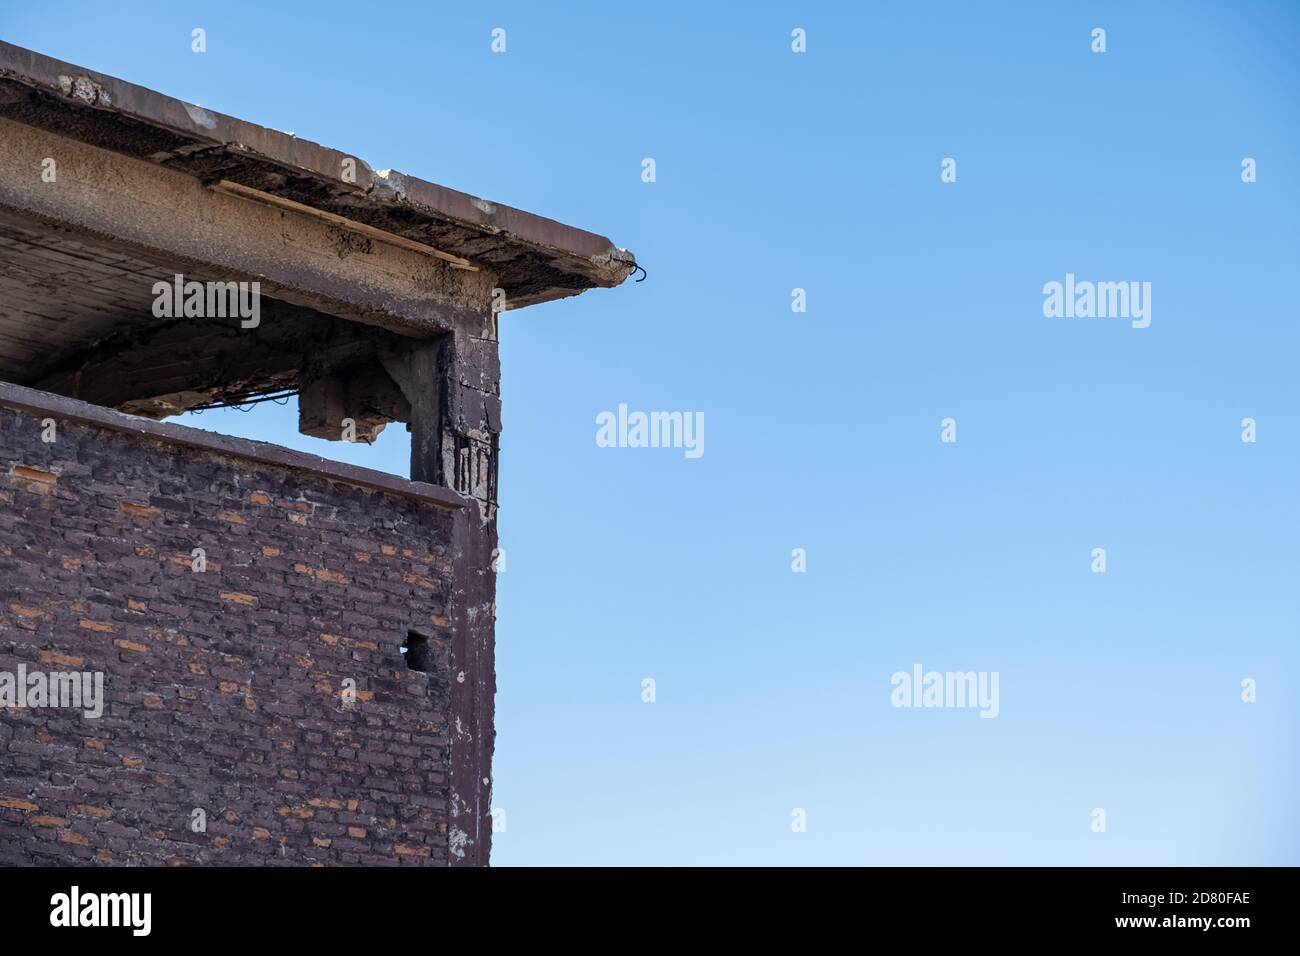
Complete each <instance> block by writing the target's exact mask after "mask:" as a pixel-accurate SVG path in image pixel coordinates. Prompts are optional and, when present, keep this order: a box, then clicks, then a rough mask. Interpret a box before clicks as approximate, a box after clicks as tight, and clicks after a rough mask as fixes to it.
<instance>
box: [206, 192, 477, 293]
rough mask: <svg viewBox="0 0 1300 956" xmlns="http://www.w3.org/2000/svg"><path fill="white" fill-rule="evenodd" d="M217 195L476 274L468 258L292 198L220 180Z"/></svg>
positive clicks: (474, 266)
mask: <svg viewBox="0 0 1300 956" xmlns="http://www.w3.org/2000/svg"><path fill="white" fill-rule="evenodd" d="M212 188H213V189H215V190H216V191H217V192H222V193H226V194H227V195H231V196H238V197H240V198H241V199H251V200H252V201H253V202H260V203H262V204H263V205H266V206H276V207H277V208H280V209H289V210H292V211H293V212H298V213H302V214H303V215H304V216H313V217H315V218H317V219H320V220H322V221H324V222H328V223H329V224H330V225H333V226H338V227H339V228H341V229H348V230H350V231H352V232H355V233H358V234H359V235H362V236H368V237H369V238H371V239H374V240H377V241H378V242H386V243H388V244H389V245H390V246H400V247H401V248H403V249H409V250H411V251H412V252H419V253H423V254H424V255H426V256H433V257H434V258H436V259H442V260H443V261H444V262H449V263H451V264H452V265H453V266H455V267H456V268H457V269H464V270H466V271H467V272H478V266H476V265H474V264H473V263H472V262H470V261H469V260H468V259H462V258H461V257H460V256H453V255H452V254H451V253H450V252H443V251H442V250H441V249H435V248H434V247H433V246H429V245H425V244H424V243H422V242H416V241H415V240H414V239H407V238H406V237H405V236H399V235H397V234H396V233H392V232H385V231H384V230H382V229H376V228H375V227H374V226H368V225H366V224H365V223H364V222H357V221H356V220H355V219H348V218H347V217H346V216H338V215H335V214H334V213H332V212H325V210H323V209H317V208H315V207H314V206H306V205H303V204H302V203H300V202H294V201H293V200H292V199H285V198H283V197H281V196H276V195H273V194H272V193H268V192H263V191H262V190H260V189H253V188H252V187H251V186H245V185H242V184H241V183H235V182H231V181H230V180H229V179H223V180H221V182H219V183H217V184H216V185H214V186H213V187H212Z"/></svg>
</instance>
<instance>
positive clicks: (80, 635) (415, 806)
mask: <svg viewBox="0 0 1300 956" xmlns="http://www.w3.org/2000/svg"><path fill="white" fill-rule="evenodd" d="M56 427H57V438H56V440H55V441H53V442H52V443H46V442H43V441H42V440H41V435H42V419H41V416H40V415H39V414H38V413H33V412H32V411H30V410H26V411H20V410H15V409H14V408H10V407H0V672H3V671H8V672H11V673H14V672H16V671H17V668H18V665H19V664H20V663H23V664H25V665H26V668H27V670H28V671H29V672H30V671H44V672H49V671H102V672H103V674H104V696H105V699H106V703H105V707H104V713H103V716H102V717H100V718H98V719H91V718H88V717H85V716H83V715H82V714H81V713H79V712H74V711H69V710H56V709H49V708H42V709H30V708H28V709H21V710H15V709H7V710H0V864H15V863H47V862H72V863H81V862H86V863H92V862H99V863H105V864H168V863H177V862H189V863H207V864H213V863H218V864H219V863H232V864H233V863H259V864H269V863H289V864H299V865H301V864H310V863H326V864H392V863H408V864H435V865H437V864H445V863H446V862H448V849H449V847H448V822H449V817H448V813H449V802H450V800H451V799H452V788H451V783H452V782H451V781H450V777H449V765H450V759H451V754H450V747H451V741H450V740H449V727H448V724H449V722H450V721H449V716H450V713H451V711H450V704H449V701H450V699H451V696H452V693H451V692H452V686H451V685H452V683H453V681H454V679H453V678H452V676H451V673H450V672H449V666H450V665H451V657H452V642H453V638H452V627H453V624H452V621H451V618H453V617H454V609H453V608H451V607H450V606H451V604H452V590H453V580H454V579H453V572H454V567H453V565H454V562H455V560H456V554H455V549H456V544H455V540H456V539H455V534H456V532H455V526H456V522H457V520H458V513H457V512H456V511H455V510H454V509H452V508H450V507H447V506H444V505H440V504H437V503H432V502H430V501H427V500H421V499H420V497H419V496H405V495H399V494H393V493H387V492H384V491H380V490H376V489H374V488H365V487H360V486H356V485H350V484H348V483H345V482H341V481H334V480H330V479H328V478H326V477H323V476H321V475H319V474H314V473H311V472H309V471H303V470H300V469H294V468H289V467H279V466H276V465H268V464H265V463H259V462H255V461H249V460H246V459H241V458H238V457H233V456H230V455H226V454H222V453H220V452H217V451H211V450H204V449H201V448H194V447H187V446H185V445H183V444H182V445H178V444H174V443H170V442H167V441H162V440H158V439H157V438H154V437H149V436H146V435H139V434H131V433H128V432H123V431H120V430H115V429H110V428H103V427H96V426H95V425H93V424H86V423H83V422H76V421H58V422H56ZM195 548H202V549H204V550H205V551H206V560H207V566H206V570H205V571H203V572H201V573H199V572H196V571H194V570H193V568H192V560H193V559H192V553H193V550H194V549H195ZM409 630H415V631H418V632H421V633H423V634H425V635H427V636H428V637H429V646H430V648H431V649H432V651H433V654H432V656H433V658H434V659H435V660H434V666H433V667H432V669H431V670H430V671H429V672H427V673H421V672H417V671H414V670H410V669H408V668H407V666H406V663H405V661H404V660H403V657H402V655H401V653H400V650H399V648H400V647H401V646H402V645H403V644H405V643H406V638H407V633H408V631H409ZM461 666H463V665H461ZM488 677H489V678H490V670H489V674H488ZM347 679H351V680H354V681H355V682H356V685H355V686H356V690H357V697H358V700H357V702H356V703H355V704H354V705H352V706H349V705H348V704H347V703H346V702H345V700H344V696H343V693H342V691H343V689H344V687H345V684H344V682H345V680H347ZM462 680H463V678H462ZM488 701H489V705H490V697H489V698H488ZM487 717H488V720H489V726H490V710H489V712H488V714H487ZM487 746H488V747H489V748H490V737H489V738H488V744H487ZM488 753H489V759H490V749H489V751H488ZM479 772H481V771H479ZM196 809H202V810H203V811H204V812H205V813H206V823H207V827H206V832H198V833H196V832H193V831H192V829H191V821H192V819H193V813H194V811H195V810H196ZM463 825H464V824H462V826H463ZM452 831H453V834H455V833H456V827H455V825H454V824H453V827H452ZM453 851H454V847H453ZM483 852H484V853H486V848H484V850H483Z"/></svg>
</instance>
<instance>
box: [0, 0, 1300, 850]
mask: <svg viewBox="0 0 1300 956" xmlns="http://www.w3.org/2000/svg"><path fill="white" fill-rule="evenodd" d="M981 6H983V9H980V8H978V7H977V5H974V4H964V3H938V4H880V5H865V4H864V5H856V4H854V5H850V4H835V3H816V4H795V3H754V4H746V5H745V6H744V8H743V11H742V9H741V8H738V7H729V8H725V9H724V8H723V5H717V6H716V7H714V6H710V5H705V4H698V3H692V4H685V3H681V4H677V3H667V2H664V3H657V4H652V5H633V4H604V5H597V4H579V3H569V4H566V3H547V4H534V3H518V4H494V3H484V4H474V5H467V4H444V3H427V4H426V3H420V4H416V3H412V4H409V5H403V4H400V3H389V4H385V5H383V6H382V7H373V8H368V7H365V6H361V7H358V6H357V5H355V4H338V5H336V6H335V7H334V8H333V9H331V5H330V4H328V3H320V2H318V3H314V4H311V5H307V4H296V5H295V4H266V3H259V4H251V3H240V2H232V0H225V2H222V3H219V4H218V3H211V4H186V3H176V2H168V3H157V4H153V3H121V4H114V5H113V12H111V13H109V12H105V10H107V8H106V7H105V8H104V9H98V8H97V6H96V5H92V4H84V3H77V2H65V3H62V4H59V5H57V6H51V5H35V4H21V5H19V4H13V3H9V2H5V3H3V6H0V27H2V28H3V29H2V30H0V36H2V37H3V38H4V39H6V40H8V41H10V42H13V43H17V44H20V45H22V46H27V47H31V48H33V49H36V50H39V51H41V52H43V53H46V54H50V55H53V56H57V57H60V58H62V59H65V60H69V61H71V62H74V63H78V64H81V65H84V66H87V67H90V68H92V69H96V70H100V71H102V72H105V73H109V74H113V75H116V76H120V77H122V78H124V79H127V80H131V81H133V82H136V83H140V84H143V85H145V86H149V87H152V88H154V89H158V90H161V91H163V92H166V93H169V94H171V95H174V96H178V97H181V98H183V99H187V100H190V101H193V102H198V103H201V104H202V105H203V106H205V107H208V108H211V109H214V110H219V111H221V112H225V113H230V114H233V115H235V116H238V117H240V118H243V119H247V120H251V121H254V122H258V123H262V124H265V125H268V126H272V127H275V128H278V129H284V130H292V131H294V132H296V133H297V134H298V135H299V136H302V137H304V138H308V139H313V140H316V141H317V142H321V143H324V144H327V145H329V146H333V147H336V148H339V149H343V150H347V151H350V152H353V153H355V154H357V155H360V156H363V157H365V158H366V159H367V161H368V162H370V163H371V164H372V165H374V166H375V167H377V168H383V167H394V168H397V169H399V170H402V171H404V172H407V173H411V174H414V175H418V176H421V177H423V178H425V179H429V180H432V181H434V182H438V183H443V184H445V185H448V186H452V187H454V188H457V189H462V190H464V191H467V192H470V193H474V194H477V195H482V196H485V197H487V198H490V199H494V200H497V201H500V202H504V203H508V204H510V205H514V206H517V207H519V208H523V209H527V210H529V211H531V212H536V213H540V214H542V215H546V216H550V217H553V218H556V219H559V220H561V221H563V222H567V223H572V224H574V225H578V226H582V227H585V228H589V229H592V230H593V231H596V232H600V233H602V234H605V235H608V236H610V237H611V238H612V239H613V240H614V241H615V242H616V243H618V244H619V245H623V246H627V247H629V248H631V249H633V250H634V251H635V252H636V254H637V256H638V259H639V261H640V262H641V263H642V264H643V265H644V267H645V268H646V269H647V270H648V273H649V275H648V279H647V280H646V281H645V282H642V283H640V284H636V285H633V284H627V285H625V286H623V287H621V288H619V289H616V290H612V291H609V290H597V291H593V292H589V293H587V294H585V295H583V296H581V297H579V298H577V299H570V300H564V301H560V302H555V303H549V304H546V305H542V306H537V307H533V308H529V309H526V310H523V311H521V312H516V313H512V314H507V315H505V316H503V318H502V325H501V340H502V363H503V372H502V393H503V401H504V424H505V430H504V432H503V435H502V439H501V449H502V454H501V486H500V496H501V503H502V508H501V513H500V534H501V541H502V544H503V546H504V547H505V549H506V552H507V570H506V573H505V574H503V575H501V577H500V581H499V618H498V628H497V663H498V697H497V732H498V739H497V758H496V763H495V800H496V804H497V806H499V807H501V808H503V809H504V810H505V811H506V828H505V832H501V833H498V834H497V836H496V838H495V844H494V851H493V858H494V863H495V864H497V865H516V864H554V863H559V864H570V863H572V864H583V863H603V864H678V863H681V864H696V863H735V864H763V863H775V864H795V865H799V864H858V863H861V864H875V863H882V864H975V863H992V864H1003V863H1006V864H1011V863H1017V864H1066V863H1078V864H1098V865H1101V864H1119V865H1124V864H1175V865H1193V864H1197V865H1199V864H1291V865H1295V864H1297V863H1300V822H1298V821H1297V817H1296V814H1295V806H1296V804H1297V802H1298V801H1300V771H1298V770H1297V766H1300V761H1298V760H1297V757H1298V756H1300V754H1298V753H1297V750H1298V747H1297V728H1298V727H1300V721H1298V720H1297V718H1298V717H1300V705H1298V704H1297V698H1296V695H1295V688H1296V684H1297V680H1298V679H1300V653H1298V652H1297V638H1298V636H1300V635H1298V633H1297V631H1298V619H1300V615H1298V613H1297V612H1298V607H1297V603H1298V598H1300V585H1298V584H1297V581H1298V580H1300V552H1298V551H1297V532H1300V501H1298V500H1297V466H1298V465H1300V419H1298V417H1297V410H1298V404H1300V403H1298V402H1297V395H1298V392H1300V386H1298V385H1297V378H1296V372H1295V357H1296V354H1297V347H1298V346H1300V333H1298V332H1297V323H1296V294H1295V289H1296V281H1297V268H1296V264H1297V262H1298V261H1300V220H1298V219H1297V216H1296V211H1297V199H1298V198H1300V197H1298V194H1297V190H1298V189H1300V177H1298V176H1297V170H1298V160H1300V155H1298V152H1297V147H1298V145H1300V144H1298V143H1297V130H1298V129H1300V124H1298V123H1297V119H1298V118H1300V117H1298V115H1297V114H1298V110H1297V107H1298V106H1300V82H1297V81H1298V79H1300V77H1298V76H1297V62H1300V60H1298V59H1297V57H1296V56H1295V50H1296V48H1297V43H1298V42H1300V14H1298V13H1297V8H1296V7H1295V6H1293V5H1291V4H1287V3H1280V2H1279V3H1218V4H1213V3H1144V4H1140V5H1138V4H1129V3H1060V4H1041V3H1029V2H1025V3H997V4H988V5H981ZM196 26H201V27H203V28H204V29H206V30H207V35H208V52H207V53H206V54H202V55H197V54H194V53H192V52H191V51H190V30H191V29H192V28H193V27H196ZM494 27H501V28H504V29H505V30H506V37H507V50H506V52H505V53H504V54H493V53H492V52H491V51H490V48H489V45H490V42H491V36H490V34H491V30H492V29H493V28H494ZM795 27H802V28H804V29H805V30H806V31H807V52H806V53H804V54H795V53H792V51H791V49H790V32H791V30H792V29H793V28H795ZM1095 27H1102V28H1104V29H1105V30H1106V31H1107V35H1106V41H1107V50H1106V52H1105V53H1102V54H1098V53H1093V52H1092V51H1091V49H1090V46H1091V37H1090V34H1091V31H1092V30H1093V28H1095ZM646 157H652V158H654V159H655V161H656V172H657V181H655V182H653V183H645V182H643V181H642V179H641V168H642V167H641V162H642V160H643V158H646ZM945 157H952V158H954V159H956V161H957V164H958V165H957V169H958V178H957V181H956V182H955V183H942V182H941V181H940V175H939V173H940V162H941V160H943V159H944V158H945ZM1245 157H1252V158H1254V159H1255V160H1256V162H1257V170H1258V181H1257V182H1254V183H1249V184H1247V183H1243V182H1242V179H1241V162H1242V159H1243V158H1245ZM1067 273H1074V274H1075V275H1076V276H1078V277H1079V278H1080V279H1090V280H1094V281H1129V280H1132V281H1145V282H1150V283H1151V287H1152V301H1151V306H1152V314H1151V318H1152V321H1151V325H1150V327H1148V328H1145V329H1135V328H1133V327H1132V326H1131V324H1130V323H1129V322H1128V321H1125V320H1115V319H1101V318H1085V319H1064V318H1047V317H1045V316H1044V314H1043V309H1042V304H1043V293H1042V288H1043V285H1044V283H1047V282H1050V281H1063V280H1064V277H1065V275H1066V274H1067ZM796 287H798V288H803V289H805V290H806V291H807V311H806V312H804V313H794V312H792V311H791V290H792V289H794V288H796ZM619 403H626V404H628V405H629V406H630V407H631V408H633V409H642V410H682V411H692V412H703V413H704V416H705V420H706V422H707V428H706V446H705V448H706V450H705V454H704V455H703V456H702V457H701V458H699V459H696V460H690V459H687V458H686V457H685V456H684V455H683V454H682V452H681V451H680V450H673V449H633V448H618V449H612V448H599V447H597V445H596V443H595V438H594V436H595V431H596V428H595V416H596V415H597V414H598V413H600V412H602V411H605V410H613V409H616V408H617V406H618V405H619ZM949 417H951V418H953V419H955V420H956V422H957V435H958V440H957V441H956V443H943V442H941V441H940V422H941V420H942V419H944V418H949ZM1245 417H1252V418H1254V419H1255V420H1256V421H1257V423H1258V426H1257V427H1258V440H1257V441H1256V442H1255V443H1253V444H1251V443H1243V442H1242V440H1241V421H1242V419H1243V418H1245ZM295 422H296V411H295V408H294V406H292V405H290V406H288V407H286V408H284V409H277V408H274V407H270V406H265V405H264V406H260V407H259V408H257V409H256V410H255V411H253V412H251V413H249V414H247V415H243V414H240V413H237V412H225V413H214V412H209V413H207V414H206V415H205V416H203V418H202V419H200V420H198V421H196V422H194V423H195V424H199V425H201V426H203V427H214V428H217V429H219V430H222V431H226V432H229V433H233V434H239V435H245V436H248V437H255V438H262V439H266V440H271V441H277V442H279V443H281V444H285V445H289V446H292V447H299V448H306V449H309V450H312V451H314V452H317V453H320V454H326V455H328V456H330V457H334V458H343V459H348V460H353V461H357V462H358V463H362V464H367V465H369V466H371V467H377V468H382V469H385V470H389V471H394V472H399V473H403V474H404V473H405V471H406V467H407V443H406V440H405V439H406V436H405V434H404V433H403V432H401V431H400V429H392V428H390V429H389V432H388V433H386V434H385V435H384V436H383V437H382V439H381V441H380V442H379V443H378V444H377V445H376V446H374V447H372V448H354V447H347V446H341V445H338V444H333V443H331V444H329V445H325V444H324V443H321V442H318V441H316V440H314V439H310V438H306V437H303V436H300V435H299V434H297V432H296V428H295ZM1099 547H1100V548H1105V549H1106V554H1107V570H1106V573H1105V574H1096V573H1093V572H1092V570H1091V563H1092V557H1091V554H1092V550H1093V549H1094V548H1099ZM794 548H804V549H806V552H807V571H806V573H801V574H796V573H793V572H792V571H791V551H792V549H794ZM916 663H920V664H922V665H923V666H924V667H925V668H926V669H929V670H938V671H950V670H951V671H988V672H993V671H996V672H998V673H999V675H1000V698H1001V699H1000V713H999V715H998V717H997V718H996V719H992V720H984V719H980V718H979V716H978V713H977V712H975V711H973V710H969V709H934V710H925V709H902V708H895V707H892V706H891V704H890V691H891V686H890V676H891V675H892V674H893V673H894V672H896V671H900V670H907V671H910V669H911V668H912V665H913V664H916ZM647 677H651V678H653V679H654V680H655V681H656V700H655V702H654V703H653V704H646V703H643V702H642V699H641V686H642V683H641V682H642V680H643V679H644V678H647ZM1243 678H1253V679H1255V680H1256V681H1257V686H1258V700H1257V702H1256V703H1253V704H1247V703H1244V702H1243V701H1242V700H1241V696H1240V695H1241V687H1240V685H1241V680H1242V679H1243ZM796 808H802V809H803V810H805V811H806V820H807V826H806V831H805V832H794V831H793V830H792V826H791V820H792V811H793V810H795V809H796ZM1094 808H1103V809H1104V810H1105V812H1106V822H1107V827H1106V832H1104V833H1094V832H1092V827H1091V821H1092V816H1091V815H1092V811H1093V810H1094Z"/></svg>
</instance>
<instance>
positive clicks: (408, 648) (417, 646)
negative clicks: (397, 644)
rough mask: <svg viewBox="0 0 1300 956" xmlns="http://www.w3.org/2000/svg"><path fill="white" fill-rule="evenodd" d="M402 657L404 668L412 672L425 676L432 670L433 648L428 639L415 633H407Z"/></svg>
mask: <svg viewBox="0 0 1300 956" xmlns="http://www.w3.org/2000/svg"><path fill="white" fill-rule="evenodd" d="M402 657H403V658H405V660H406V666H407V667H408V668H409V669H410V670H413V671H420V672H421V673H423V674H427V673H429V672H430V671H432V670H433V647H432V646H431V645H430V644H429V639H428V638H427V637H425V636H424V635H423V634H417V633H416V632H415V631H407V633H406V644H405V646H403V647H402Z"/></svg>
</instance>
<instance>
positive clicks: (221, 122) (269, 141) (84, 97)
mask: <svg viewBox="0 0 1300 956" xmlns="http://www.w3.org/2000/svg"><path fill="white" fill-rule="evenodd" d="M0 79H4V80H10V81H13V82H17V83H20V84H22V85H24V86H28V87H32V88H34V89H38V90H43V91H45V92H47V93H53V94H56V95H58V96H60V97H62V98H64V99H66V100H70V101H73V102H75V103H77V104H79V105H80V106H83V107H86V108H90V109H97V110H104V111H108V112H113V113H118V114H121V115H123V116H127V117H130V118H131V119H134V120H137V121H140V122H143V123H147V124H150V125H153V126H157V127H161V128H164V129H167V130H169V131H171V132H173V133H176V134H178V135H180V136H182V137H185V138H187V139H190V140H192V141H194V143H195V144H197V145H200V146H203V147H220V148H225V149H229V150H232V151H236V152H243V153H247V154H249V155H250V156H253V157H256V158H257V159H259V160H262V161H265V162H269V163H272V164H274V165H278V166H281V167H283V168H285V169H288V170H292V171H294V172H296V173H298V174H300V175H301V174H307V175H308V176H310V177H312V178H314V179H317V180H319V181H322V182H324V183H327V184H328V185H329V187H330V189H331V190H333V191H335V192H339V193H352V194H354V195H357V196H361V197H365V199H366V200H368V201H370V202H373V203H375V204H377V205H402V206H407V207H409V208H412V209H414V210H415V211H416V212H419V213H420V214H422V215H425V216H427V217H429V218H431V219H434V220H437V221H440V222H450V223H453V224H455V225H459V226H463V227H466V228H469V229H473V230H477V231H480V232H483V233H485V234H488V235H495V236H502V237H504V238H507V239H509V240H512V241H513V242H516V243H518V244H519V245H521V246H525V247H530V248H533V249H536V250H538V251H542V252H545V253H548V254H550V255H551V256H557V257H560V258H567V259H570V260H573V264H574V266H575V270H574V271H575V272H578V273H580V274H582V275H584V276H586V277H587V278H589V279H590V280H591V281H592V282H593V283H594V284H595V285H596V286H601V287H606V288H608V287H612V286H616V285H618V284H620V283H621V282H623V280H625V279H626V278H627V277H628V276H629V275H630V274H631V273H632V272H633V270H634V267H635V262H636V257H635V255H634V254H633V253H632V252H630V251H629V250H627V249H622V248H620V247H618V246H616V245H614V244H613V242H611V241H610V240H609V239H608V238H606V237H605V236H601V235H597V234H596V233H592V232H588V231H587V230H585V229H579V228H577V227H575V226H569V225H565V224H564V223H561V222H556V221H555V220H553V219H547V218H546V217H544V216H538V215H535V214H533V213H529V212H524V211H523V210H520V209H515V208H513V207H511V206H506V205H502V204H500V203H494V202H491V201H489V200H486V199H481V198H479V197H477V196H471V195H469V194H468V193H463V192H460V191H458V190H455V189H450V188H448V187H446V186H440V185H438V184H436V183H431V182H427V181H425V180H422V179H419V178H417V177H414V176H409V175H406V174H404V173H400V172H397V171H396V170H380V171H376V170H374V169H373V168H372V167H371V165H370V164H369V163H367V162H366V161H365V160H363V159H361V158H360V157H358V156H355V155H353V154H351V153H345V152H341V151H339V150H336V149H331V148H329V147H327V146H322V145H320V144H319V143H315V142H312V141H311V140H306V139H300V138H298V137H297V136H294V135H292V134H290V133H284V132H281V131H279V130H274V129H269V128H267V127H264V126H258V125H256V124H254V123H248V122H245V121H243V120H240V119H236V118H234V117H232V116H227V115H225V114H224V113H218V112H216V111H214V110H209V109H205V108H203V107H201V106H197V105H195V104H192V103H185V102H183V101H181V100H178V99H176V98H174V97H171V96H166V95H164V94H162V93H158V92H156V91H154V90H150V89H147V88H146V87H142V86H137V85H136V84H134V83H128V82H126V81H125V80H119V79H117V78H116V77H112V76H107V75H105V74H102V73H98V72H96V71H94V70H88V69H86V68H84V67H80V66H76V65H74V64H70V63H65V62H63V61H61V60H56V59H54V58H52V57H47V56H45V55H43V54H40V53H36V52H35V51H32V50H27V49H25V48H23V47H19V46H15V45H13V44H11V43H6V42H4V41H2V40H0ZM345 160H352V161H354V164H355V182H352V181H349V180H347V179H344V176H343V170H344V168H345V164H344V161H345Z"/></svg>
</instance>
